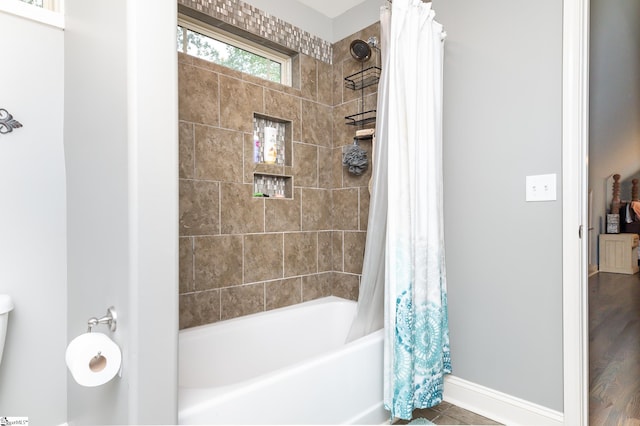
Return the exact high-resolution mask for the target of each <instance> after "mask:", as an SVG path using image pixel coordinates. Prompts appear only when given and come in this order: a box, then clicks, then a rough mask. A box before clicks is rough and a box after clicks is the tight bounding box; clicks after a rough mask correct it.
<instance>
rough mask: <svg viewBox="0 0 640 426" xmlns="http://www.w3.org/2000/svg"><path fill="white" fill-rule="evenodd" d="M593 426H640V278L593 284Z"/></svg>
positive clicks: (610, 277)
mask: <svg viewBox="0 0 640 426" xmlns="http://www.w3.org/2000/svg"><path fill="white" fill-rule="evenodd" d="M589 424H590V425H598V426H600V425H607V426H608V425H640V276H639V275H638V274H635V275H625V274H612V273H604V272H601V273H598V274H596V275H594V276H592V277H591V278H589Z"/></svg>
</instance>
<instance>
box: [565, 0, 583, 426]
mask: <svg viewBox="0 0 640 426" xmlns="http://www.w3.org/2000/svg"><path fill="white" fill-rule="evenodd" d="M562 19H563V25H562V27H563V46H562V51H563V53H562V256H563V260H562V264H563V268H562V283H563V285H562V296H563V302H562V307H563V310H562V311H563V313H562V316H563V321H562V323H563V379H564V391H563V392H564V424H567V425H585V426H586V425H587V424H588V420H589V399H588V391H589V388H588V383H589V323H588V319H589V311H588V289H587V285H588V277H587V273H588V259H587V253H588V250H587V242H588V238H587V234H588V229H587V227H588V223H587V204H588V168H587V160H588V146H589V145H588V138H589V0H564V2H563V18H562Z"/></svg>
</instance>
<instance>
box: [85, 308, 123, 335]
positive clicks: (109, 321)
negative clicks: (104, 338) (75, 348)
mask: <svg viewBox="0 0 640 426" xmlns="http://www.w3.org/2000/svg"><path fill="white" fill-rule="evenodd" d="M117 323H118V314H117V313H116V308H114V307H113V306H110V307H109V309H107V314H106V315H105V316H103V317H102V318H96V317H91V318H89V320H88V321H87V325H88V327H87V333H91V331H92V329H93V327H95V326H97V325H98V324H106V325H107V326H108V327H109V330H111V331H116V326H117Z"/></svg>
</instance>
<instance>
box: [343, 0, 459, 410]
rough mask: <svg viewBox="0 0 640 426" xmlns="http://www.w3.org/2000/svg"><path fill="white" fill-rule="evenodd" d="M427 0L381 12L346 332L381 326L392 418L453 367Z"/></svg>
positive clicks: (437, 37) (435, 399) (438, 53)
mask: <svg viewBox="0 0 640 426" xmlns="http://www.w3.org/2000/svg"><path fill="white" fill-rule="evenodd" d="M434 17H435V13H434V12H433V10H432V9H431V4H430V3H422V1H420V0H394V2H393V13H392V11H391V10H390V9H389V7H387V6H385V7H382V8H381V11H380V33H381V34H380V36H381V37H380V38H381V49H382V72H381V76H380V82H379V85H378V107H377V120H376V140H375V160H374V162H373V173H372V183H373V185H372V192H371V200H370V208H369V222H368V231H367V240H366V244H365V257H364V263H363V270H362V282H361V285H360V294H359V298H358V311H357V314H356V318H355V320H354V322H353V325H352V326H351V330H350V332H349V336H348V339H347V340H348V341H350V340H353V339H357V338H358V337H362V336H364V335H366V334H368V333H371V332H372V331H375V330H378V329H380V328H381V327H383V326H384V328H385V332H384V333H385V338H384V351H385V353H384V369H385V374H384V377H385V382H384V404H385V407H386V408H387V409H388V410H390V411H391V415H392V416H393V417H398V418H402V419H407V420H408V419H410V418H411V415H412V412H413V410H414V408H426V407H431V406H434V405H437V404H438V403H440V402H441V401H442V391H443V380H444V375H445V374H447V373H450V372H451V360H450V357H449V326H448V320H447V293H446V274H445V261H444V236H443V212H442V201H443V197H442V57H443V40H444V31H443V28H442V26H441V25H440V24H438V23H437V22H436V21H435V20H434Z"/></svg>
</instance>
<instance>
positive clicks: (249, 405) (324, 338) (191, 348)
mask: <svg viewBox="0 0 640 426" xmlns="http://www.w3.org/2000/svg"><path fill="white" fill-rule="evenodd" d="M355 309H356V303H355V302H352V301H349V300H345V299H340V298H338V297H333V296H332V297H325V298H323V299H318V300H314V301H311V302H306V303H301V304H299V305H294V306H290V307H287V308H282V309H276V310H273V311H268V312H263V313H259V314H254V315H249V316H246V317H241V318H237V319H232V320H228V321H222V322H219V323H215V324H211V325H204V326H200V327H194V328H190V329H186V330H182V331H181V332H180V338H179V359H180V361H179V375H180V376H179V390H178V420H179V423H180V424H280V425H284V424H299V425H302V424H327V425H328V424H382V423H384V422H388V420H389V413H388V411H385V410H384V408H383V403H382V392H383V390H382V386H383V378H382V370H383V361H382V352H383V334H382V330H379V331H377V332H375V333H372V334H370V335H368V336H365V337H363V338H361V339H358V340H356V341H354V342H351V343H349V344H344V341H345V337H346V335H347V332H348V330H349V327H350V325H351V321H352V319H353V316H354V314H355Z"/></svg>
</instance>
